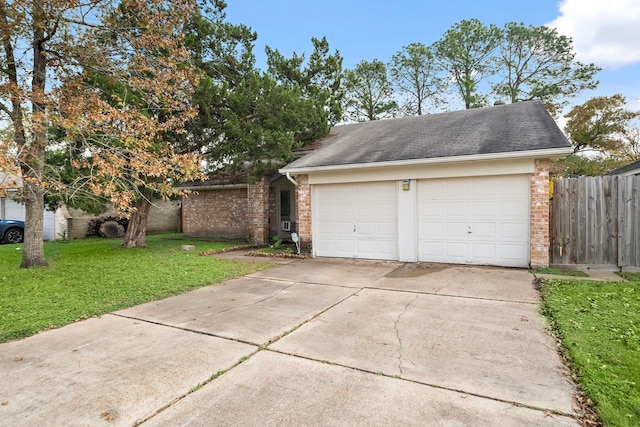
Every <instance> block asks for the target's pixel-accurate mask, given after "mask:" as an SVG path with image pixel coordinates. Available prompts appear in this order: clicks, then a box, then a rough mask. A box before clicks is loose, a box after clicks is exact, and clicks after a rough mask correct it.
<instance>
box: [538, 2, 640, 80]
mask: <svg viewBox="0 0 640 427" xmlns="http://www.w3.org/2000/svg"><path fill="white" fill-rule="evenodd" d="M558 9H559V10H560V16H559V17H558V18H556V19H555V20H554V21H552V22H550V23H548V24H547V26H549V27H552V28H556V29H557V30H558V32H559V33H560V34H564V35H567V36H569V37H571V38H573V47H574V49H575V50H576V52H577V56H576V59H578V60H579V61H582V62H593V63H595V64H596V65H599V66H601V67H605V68H618V67H622V66H625V65H629V64H633V63H636V62H640V43H639V40H638V32H639V31H640V1H638V0H607V1H603V0H564V1H562V2H560V4H559V6H558Z"/></svg>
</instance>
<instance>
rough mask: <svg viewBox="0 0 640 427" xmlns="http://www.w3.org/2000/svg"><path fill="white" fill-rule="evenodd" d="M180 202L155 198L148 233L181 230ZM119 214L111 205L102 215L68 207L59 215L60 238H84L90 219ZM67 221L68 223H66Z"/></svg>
mask: <svg viewBox="0 0 640 427" xmlns="http://www.w3.org/2000/svg"><path fill="white" fill-rule="evenodd" d="M180 211H181V209H180V203H179V202H172V201H168V200H154V201H153V202H152V205H151V208H150V209H149V218H148V223H147V232H148V233H162V232H178V231H180ZM110 215H118V212H117V211H116V210H115V209H113V207H110V208H109V209H108V210H107V211H106V212H105V213H103V214H101V215H93V214H89V213H87V212H85V211H83V210H81V209H75V208H67V207H64V210H63V211H61V213H60V215H59V216H57V221H58V223H57V224H56V227H58V228H59V229H60V230H61V231H60V232H57V233H58V238H63V236H65V238H67V239H84V238H85V237H87V229H88V226H89V221H91V220H92V219H94V218H99V217H102V216H110ZM65 223H66V224H65Z"/></svg>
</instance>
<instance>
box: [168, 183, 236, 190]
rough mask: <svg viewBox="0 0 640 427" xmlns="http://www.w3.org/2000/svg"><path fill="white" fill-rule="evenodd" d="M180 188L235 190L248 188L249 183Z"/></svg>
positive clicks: (179, 188)
mask: <svg viewBox="0 0 640 427" xmlns="http://www.w3.org/2000/svg"><path fill="white" fill-rule="evenodd" d="M176 188H177V189H178V190H189V191H198V190H201V191H205V190H233V189H237V188H248V184H214V185H191V186H185V187H176Z"/></svg>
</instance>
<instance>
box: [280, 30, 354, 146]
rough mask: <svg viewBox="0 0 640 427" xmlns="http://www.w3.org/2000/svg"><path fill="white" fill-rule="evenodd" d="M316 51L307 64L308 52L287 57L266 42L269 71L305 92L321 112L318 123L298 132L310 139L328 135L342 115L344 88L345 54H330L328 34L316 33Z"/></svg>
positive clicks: (282, 82) (283, 82) (307, 97)
mask: <svg viewBox="0 0 640 427" xmlns="http://www.w3.org/2000/svg"><path fill="white" fill-rule="evenodd" d="M311 43H312V44H313V52H312V53H311V55H309V60H308V62H307V63H306V65H305V55H304V54H302V55H297V54H296V53H295V52H294V53H293V56H292V57H291V58H289V59H287V58H284V57H283V56H282V54H280V52H278V50H273V49H271V48H269V47H268V46H267V63H268V65H269V69H268V74H269V76H271V77H272V78H274V79H275V80H276V81H277V82H279V83H281V84H283V85H285V86H286V87H288V88H295V89H299V90H300V91H301V94H302V96H303V97H304V98H305V99H307V100H309V101H312V102H313V104H314V105H315V108H314V111H315V112H316V113H319V117H318V121H317V122H316V126H312V127H311V128H308V129H307V131H306V133H307V135H305V136H303V135H299V136H298V137H297V139H298V140H300V141H305V140H306V141H305V142H310V141H314V140H316V139H318V138H319V137H322V136H324V135H326V134H327V133H328V132H329V129H328V126H329V125H334V124H336V123H337V122H339V121H340V119H341V118H342V99H343V97H344V92H343V91H342V89H341V85H340V83H341V79H342V56H340V52H338V51H337V50H336V51H335V52H334V53H333V54H332V55H330V54H329V43H328V42H327V39H326V37H323V38H322V39H321V40H319V39H317V38H315V37H313V38H312V39H311Z"/></svg>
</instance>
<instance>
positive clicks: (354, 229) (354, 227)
mask: <svg viewBox="0 0 640 427" xmlns="http://www.w3.org/2000/svg"><path fill="white" fill-rule="evenodd" d="M353 232H354V233H355V232H356V225H355V224H353Z"/></svg>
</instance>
